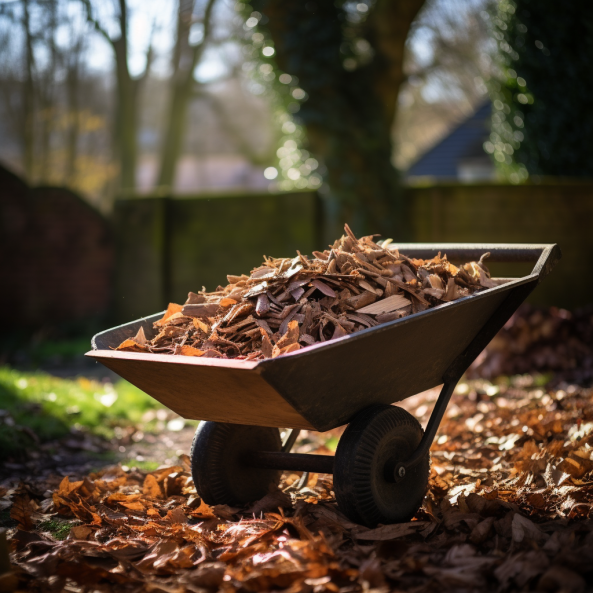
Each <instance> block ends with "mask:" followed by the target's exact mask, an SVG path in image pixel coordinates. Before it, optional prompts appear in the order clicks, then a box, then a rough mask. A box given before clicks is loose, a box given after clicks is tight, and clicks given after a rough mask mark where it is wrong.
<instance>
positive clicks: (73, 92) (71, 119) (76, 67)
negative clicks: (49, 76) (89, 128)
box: [64, 40, 82, 187]
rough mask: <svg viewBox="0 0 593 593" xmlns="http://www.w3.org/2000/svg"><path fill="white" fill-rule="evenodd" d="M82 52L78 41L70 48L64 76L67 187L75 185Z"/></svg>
mask: <svg viewBox="0 0 593 593" xmlns="http://www.w3.org/2000/svg"><path fill="white" fill-rule="evenodd" d="M81 52H82V40H79V41H78V42H77V43H76V45H75V46H74V47H73V48H72V52H71V53H72V54H73V55H71V56H70V57H69V60H70V63H69V64H68V74H67V76H66V99H67V104H68V132H67V136H66V166H65V171H64V178H65V180H66V183H67V184H68V185H69V186H71V187H72V186H74V184H75V183H76V161H77V153H78V135H79V132H80V113H79V112H80V105H79V95H78V93H79V81H80V78H79V77H80V54H81Z"/></svg>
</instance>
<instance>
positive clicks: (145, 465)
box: [121, 459, 161, 472]
mask: <svg viewBox="0 0 593 593" xmlns="http://www.w3.org/2000/svg"><path fill="white" fill-rule="evenodd" d="M121 465H122V466H127V467H136V468H138V469H140V470H143V471H145V472H153V471H154V470H155V469H157V468H158V467H159V466H160V465H161V464H160V463H159V462H158V461H138V460H137V459H124V460H123V461H122V462H121Z"/></svg>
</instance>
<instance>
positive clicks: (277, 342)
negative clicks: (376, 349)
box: [117, 225, 496, 360]
mask: <svg viewBox="0 0 593 593" xmlns="http://www.w3.org/2000/svg"><path fill="white" fill-rule="evenodd" d="M345 230H346V234H345V235H344V236H343V237H342V238H341V239H339V240H337V241H336V242H335V243H334V245H333V246H332V248H331V249H326V250H325V251H324V252H323V253H321V252H318V251H315V252H313V257H312V258H308V257H306V256H304V255H301V253H300V252H298V251H297V253H298V256H297V257H295V258H293V259H289V258H270V257H266V258H265V262H264V263H263V265H261V266H260V267H258V268H256V269H254V270H253V271H252V272H251V275H250V276H245V275H242V276H227V279H228V281H229V284H228V285H227V286H225V287H221V286H219V287H218V290H217V291H215V292H206V291H205V290H203V291H202V292H200V293H197V294H196V293H193V292H190V293H189V296H188V299H187V301H186V303H185V304H184V305H178V304H175V303H171V304H170V305H169V307H168V309H167V311H166V313H165V315H164V317H163V318H162V319H160V320H159V321H157V322H156V323H155V324H154V326H155V329H156V330H157V331H158V333H157V335H156V336H155V337H154V338H152V339H147V336H146V335H145V333H144V330H143V329H142V328H141V329H140V331H139V332H138V334H137V335H136V336H135V337H134V338H130V339H127V340H125V341H124V342H123V343H122V344H121V345H120V346H118V348H117V350H126V351H132V352H154V353H161V354H181V355H185V356H204V357H216V358H238V359H247V360H258V359H263V358H274V357H276V356H279V355H281V354H287V353H289V352H293V351H295V350H299V349H301V348H305V347H307V346H310V345H312V344H315V343H318V342H325V341H327V340H331V339H334V338H340V337H342V336H346V335H348V334H352V333H355V332H357V331H360V330H362V329H366V328H369V327H373V326H375V325H378V324H381V323H386V322H389V321H393V320H395V319H399V318H401V317H405V316H406V315H409V314H410V313H416V312H418V311H423V310H425V309H427V308H429V307H434V306H436V305H439V304H442V303H444V302H448V301H453V300H455V299H458V298H461V297H464V296H468V295H470V294H472V293H473V292H475V291H477V290H480V289H481V288H491V287H493V286H496V283H495V282H494V281H493V280H492V279H491V278H490V274H489V272H488V269H487V268H486V266H485V265H484V263H483V260H484V259H485V257H487V255H488V254H487V253H486V254H484V255H483V256H482V257H481V258H480V261H478V262H470V263H466V264H464V265H463V266H461V267H457V266H454V265H453V264H451V263H450V262H449V261H447V256H446V255H443V256H441V255H440V254H439V255H437V256H436V257H434V258H433V259H430V260H422V259H411V258H409V257H406V256H405V255H404V254H402V253H400V252H399V251H398V250H397V249H394V248H393V247H392V248H390V242H391V241H390V240H389V239H387V240H385V241H382V242H374V241H373V236H372V235H371V236H368V237H362V238H361V239H357V238H356V237H355V236H354V234H353V233H352V231H351V230H350V228H349V227H348V225H346V227H345Z"/></svg>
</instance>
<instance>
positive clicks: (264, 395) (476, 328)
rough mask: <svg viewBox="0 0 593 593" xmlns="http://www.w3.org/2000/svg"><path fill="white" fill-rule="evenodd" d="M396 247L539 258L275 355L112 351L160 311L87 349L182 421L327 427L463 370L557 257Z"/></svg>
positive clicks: (529, 251)
mask: <svg viewBox="0 0 593 593" xmlns="http://www.w3.org/2000/svg"><path fill="white" fill-rule="evenodd" d="M398 247H399V248H400V249H401V250H402V252H404V253H406V255H410V256H412V257H432V256H434V255H436V253H437V252H438V251H441V252H443V253H447V254H448V255H449V257H450V259H451V260H455V259H460V258H465V257H467V256H470V257H471V258H472V259H474V258H476V259H477V258H478V257H479V256H480V255H481V254H482V253H484V252H486V251H490V252H491V254H492V255H491V259H492V260H493V261H525V259H534V258H535V259H538V258H539V259H538V265H536V267H535V268H534V271H533V273H532V274H530V275H528V276H525V277H522V278H516V279H506V280H504V281H501V284H500V285H498V286H496V287H494V288H489V289H484V290H482V291H480V292H477V293H474V294H472V295H471V296H468V297H464V298H461V299H458V300H456V301H453V302H449V303H444V304H441V305H438V306H436V307H434V308H431V309H427V310H426V311H422V312H419V313H415V314H412V315H409V316H407V317H404V318H402V319H398V320H396V321H391V322H388V323H385V324H382V325H379V326H375V327H372V328H369V329H365V330H362V331H359V332H357V333H355V334H352V335H347V336H344V337H342V338H337V339H334V340H330V341H327V342H322V343H318V344H314V345H312V346H309V347H307V348H304V349H303V350H299V351H296V352H291V353H289V354H285V355H282V356H278V357H277V358H273V359H266V360H261V361H245V360H233V359H229V360H227V359H216V358H198V357H190V356H173V355H169V354H148V353H147V354H143V353H133V352H120V351H115V350H113V349H114V348H116V347H117V346H118V345H119V344H120V343H121V342H123V341H124V340H125V339H126V338H129V337H132V336H134V335H135V334H136V333H137V331H138V329H139V328H140V327H143V328H144V331H145V333H146V336H147V337H148V338H151V337H152V336H154V335H155V330H154V329H153V323H154V322H155V321H156V320H158V319H160V318H161V317H162V316H163V312H161V313H157V314H155V315H152V316H150V317H146V318H143V319H139V320H137V321H133V322H130V323H127V324H124V325H121V326H119V327H115V328H113V329H110V330H107V331H104V332H102V333H100V334H97V335H96V336H94V338H93V341H92V345H93V350H92V351H90V352H88V353H87V356H90V357H92V358H95V359H96V360H98V361H100V362H101V363H103V364H104V365H105V366H107V367H108V368H110V369H111V370H113V371H115V372H116V373H117V374H118V375H120V376H121V377H123V378H124V379H126V380H128V381H129V382H130V383H132V384H134V385H136V386H137V387H138V388H140V389H141V390H142V391H145V392H146V393H148V394H149V395H151V396H152V397H154V398H155V399H157V400H158V401H159V402H161V403H162V404H164V405H165V406H167V407H168V408H170V409H172V410H173V411H175V412H176V413H178V414H179V415H181V416H183V417H184V418H188V419H196V420H213V421H217V422H228V423H235V424H252V425H259V426H274V427H286V428H304V429H313V430H318V431H326V430H330V429H332V428H335V427H337V426H341V425H343V424H346V423H348V422H349V421H350V420H351V418H353V417H354V415H355V414H356V413H357V412H359V411H360V410H361V409H363V408H365V407H367V406H369V405H372V404H379V403H383V404H392V403H395V402H398V401H401V400H403V399H405V398H407V397H410V396H411V395H414V394H417V393H420V392H421V391H424V390H426V389H430V388H432V387H435V386H437V385H440V384H442V383H443V382H444V379H443V377H444V376H445V374H446V373H447V371H448V369H450V368H451V367H452V365H454V364H456V361H457V363H459V361H460V360H461V361H462V364H463V366H465V368H467V366H469V364H470V363H471V362H472V360H473V359H475V358H476V357H477V356H478V354H479V353H480V351H481V350H482V349H483V347H484V346H486V344H487V343H488V342H489V341H490V339H491V338H492V337H493V336H494V335H495V333H496V331H498V329H499V328H500V327H502V325H503V324H504V322H505V321H506V320H507V319H508V318H509V317H510V316H511V315H512V313H513V312H514V311H515V310H516V309H517V307H518V306H519V305H520V304H521V303H522V302H523V301H524V299H525V298H526V297H527V296H528V294H529V293H530V292H531V291H532V290H533V288H535V286H536V285H537V284H538V282H539V281H540V279H541V278H542V277H543V276H544V275H545V274H546V273H547V272H548V271H549V269H550V268H551V266H552V265H553V263H554V262H555V260H556V259H558V258H559V257H560V255H559V250H558V248H557V247H556V246H553V245H538V246H522V245H513V246H509V245H504V246H502V245H483V246H478V245H473V244H472V245H467V244H466V245H446V244H444V245H443V244H438V245H433V244H424V245H418V244H409V245H401V244H400V245H398ZM521 254H522V255H521ZM552 254H553V256H552ZM527 256H530V257H527ZM501 316H502V317H501ZM493 319H497V321H496V322H495V323H494V324H493V322H492V320H493ZM494 326H496V327H494ZM465 368H464V369H463V370H465ZM462 372H463V371H462Z"/></svg>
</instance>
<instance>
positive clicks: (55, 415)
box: [0, 367, 162, 454]
mask: <svg viewBox="0 0 593 593" xmlns="http://www.w3.org/2000/svg"><path fill="white" fill-rule="evenodd" d="M161 407H162V406H161V405H160V404H159V403H158V402H156V401H155V400H154V399H152V398H151V397H150V396H148V395H146V394H145V393H144V392H143V391H140V390H139V389H138V388H136V387H134V386H133V385H131V384H130V383H128V382H127V381H123V380H120V381H118V382H116V383H115V384H111V383H101V382H99V381H95V380H90V379H87V378H84V377H80V378H78V379H60V378H57V377H53V376H51V375H48V374H45V373H40V372H33V373H28V372H21V371H16V370H14V369H12V368H10V367H0V450H1V451H3V452H6V453H8V454H10V453H15V452H17V451H18V450H19V449H21V448H23V447H30V446H31V445H34V444H36V441H37V440H39V441H41V442H44V441H48V440H52V439H56V438H61V437H63V436H66V434H68V432H69V431H70V429H71V427H73V426H74V427H76V428H80V429H87V430H89V431H91V432H92V433H94V434H98V435H101V436H104V437H106V438H111V437H112V436H113V434H114V430H115V428H116V427H117V426H125V425H128V424H137V423H139V422H141V420H142V416H143V415H144V413H145V412H146V411H148V410H150V409H155V408H161Z"/></svg>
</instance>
